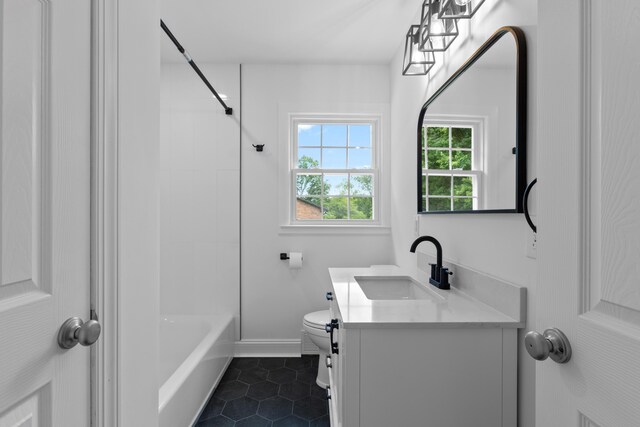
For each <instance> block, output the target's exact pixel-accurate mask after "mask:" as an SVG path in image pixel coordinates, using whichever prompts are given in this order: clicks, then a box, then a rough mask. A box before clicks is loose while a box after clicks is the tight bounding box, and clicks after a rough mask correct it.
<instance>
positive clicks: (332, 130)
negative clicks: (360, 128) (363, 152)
mask: <svg viewBox="0 0 640 427" xmlns="http://www.w3.org/2000/svg"><path fill="white" fill-rule="evenodd" d="M322 146H323V147H334V146H337V147H346V146H347V125H322Z"/></svg>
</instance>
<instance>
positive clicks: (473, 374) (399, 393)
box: [329, 269, 522, 427]
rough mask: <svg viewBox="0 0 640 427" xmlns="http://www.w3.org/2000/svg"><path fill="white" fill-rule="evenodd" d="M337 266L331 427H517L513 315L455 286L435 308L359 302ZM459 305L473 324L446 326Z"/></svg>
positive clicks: (517, 322) (333, 303) (515, 322)
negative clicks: (471, 310)
mask: <svg viewBox="0 0 640 427" xmlns="http://www.w3.org/2000/svg"><path fill="white" fill-rule="evenodd" d="M336 270H347V269H331V272H332V280H333V281H334V283H333V285H334V289H333V292H334V299H333V301H331V306H330V307H331V310H330V311H331V316H332V319H337V321H338V329H337V331H334V341H336V342H337V347H338V348H337V349H338V354H332V355H331V356H330V364H331V368H330V370H329V371H330V394H331V399H330V401H329V402H330V412H331V425H332V427H391V426H394V427H395V426H397V427H431V426H432V427H467V426H468V427H472V426H473V427H484V426H486V427H516V425H517V328H518V327H522V325H521V322H520V320H519V319H511V318H509V317H508V316H504V315H503V314H502V313H499V312H498V311H496V310H494V309H492V308H491V307H488V306H486V305H485V304H482V303H480V302H478V301H474V300H473V299H472V298H470V297H468V296H467V295H466V294H463V293H461V292H458V291H456V290H454V293H456V296H455V297H452V294H449V295H446V294H445V299H444V300H443V301H441V302H437V303H436V304H429V303H424V302H422V303H421V304H422V305H420V304H418V306H416V305H414V304H412V303H411V302H409V303H407V301H392V302H390V301H380V300H378V301H371V300H368V301H363V300H361V297H362V295H360V294H359V292H360V290H359V288H356V287H357V284H356V283H355V282H350V281H348V280H347V282H345V281H336V280H335V279H336V277H340V275H334V274H333V273H334V272H335V271H336ZM358 272H359V273H362V272H363V271H362V269H360V270H358ZM443 292H450V291H443ZM458 298H459V299H461V301H456V299H458ZM458 302H460V306H458ZM402 303H407V304H404V305H405V306H406V307H403V304H402ZM438 304H439V307H438ZM465 304H472V305H475V306H477V307H476V308H477V309H476V311H475V313H474V314H473V316H475V317H476V318H477V320H479V321H478V322H472V321H470V319H469V318H466V319H462V321H460V322H456V321H454V318H453V317H452V315H453V314H455V313H454V312H455V311H456V310H459V309H461V308H464V307H465ZM478 307H479V309H478ZM467 308H468V307H467ZM429 310H433V311H434V313H432V314H435V317H434V318H430V317H424V316H422V317H421V315H420V313H422V314H424V312H425V311H429ZM438 311H440V313H439V314H438ZM438 315H439V316H440V320H441V321H438ZM485 315H486V316H485ZM502 316H504V317H502ZM403 317H404V318H403ZM463 317H464V316H463ZM482 320H484V322H483V321H482Z"/></svg>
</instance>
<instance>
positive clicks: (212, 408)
mask: <svg viewBox="0 0 640 427" xmlns="http://www.w3.org/2000/svg"><path fill="white" fill-rule="evenodd" d="M317 367H318V356H306V355H305V356H302V357H289V358H284V357H264V358H258V357H237V358H235V359H233V360H232V361H231V364H230V365H229V368H228V369H227V372H225V374H224V376H223V377H222V380H221V381H220V384H219V385H218V387H217V389H216V390H215V392H214V393H213V395H212V396H211V398H210V399H209V402H207V405H206V406H205V408H204V410H203V411H202V414H201V415H200V419H199V420H198V422H197V423H196V424H195V426H194V427H213V426H229V427H280V426H283V427H285V426H290V427H295V426H301V427H329V415H328V411H329V407H328V404H327V401H326V399H325V396H326V392H325V390H323V389H322V388H320V387H318V385H317V384H316V382H315V381H316V374H317Z"/></svg>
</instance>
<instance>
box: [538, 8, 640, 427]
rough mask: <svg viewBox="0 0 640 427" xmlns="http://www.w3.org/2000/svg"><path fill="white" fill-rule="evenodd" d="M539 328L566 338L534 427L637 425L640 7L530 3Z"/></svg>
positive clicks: (545, 366) (541, 392) (545, 383)
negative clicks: (568, 348)
mask: <svg viewBox="0 0 640 427" xmlns="http://www.w3.org/2000/svg"><path fill="white" fill-rule="evenodd" d="M538 34H539V35H540V44H539V56H540V69H539V71H540V72H539V80H538V81H539V85H540V88H539V91H538V94H539V103H540V105H539V112H540V126H539V129H540V130H541V132H540V140H541V141H547V142H546V143H543V144H540V149H539V159H538V164H540V165H542V166H541V167H540V171H539V178H540V179H539V183H540V188H539V198H538V200H539V203H540V206H539V209H538V211H539V212H540V214H539V221H540V224H539V230H538V231H539V233H538V242H539V257H538V266H539V270H538V271H539V275H538V277H539V281H538V289H537V294H538V296H539V299H538V301H539V302H538V310H537V327H538V329H539V330H542V329H545V328H547V327H552V326H556V327H559V328H560V329H562V330H563V331H564V332H565V333H566V334H567V335H568V337H569V340H570V342H571V345H572V347H573V358H572V360H571V361H570V362H569V363H567V364H566V365H557V364H554V363H553V362H551V361H545V362H543V363H540V364H538V366H537V382H536V425H540V426H546V425H580V426H601V427H607V426H611V427H625V426H637V425H638V420H639V419H640V406H639V405H638V403H637V402H638V399H640V358H638V354H640V274H639V273H640V264H639V263H638V259H639V256H640V176H638V174H637V173H635V172H636V171H637V170H638V166H637V164H638V161H640V144H639V143H640V140H639V138H638V131H637V126H638V123H639V122H640V120H639V119H640V82H639V81H638V78H637V76H638V75H639V73H640V51H639V50H638V49H637V47H635V46H634V44H635V43H637V41H638V40H640V5H638V4H637V2H635V1H633V0H608V1H604V0H587V1H579V0H570V1H564V2H556V1H549V0H541V1H540V3H539V32H538Z"/></svg>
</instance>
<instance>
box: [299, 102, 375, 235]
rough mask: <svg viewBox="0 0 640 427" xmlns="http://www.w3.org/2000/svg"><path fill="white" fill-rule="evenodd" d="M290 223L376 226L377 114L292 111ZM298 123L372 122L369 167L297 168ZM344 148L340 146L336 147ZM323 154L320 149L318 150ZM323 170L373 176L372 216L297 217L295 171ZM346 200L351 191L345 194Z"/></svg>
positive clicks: (343, 123)
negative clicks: (357, 217) (339, 217)
mask: <svg viewBox="0 0 640 427" xmlns="http://www.w3.org/2000/svg"><path fill="white" fill-rule="evenodd" d="M289 118H290V120H289V147H290V150H289V152H290V154H291V155H290V158H289V201H288V203H289V225H292V226H321V227H331V226H351V227H358V226H361V227H362V226H364V227H367V226H379V225H381V224H382V221H381V207H380V206H381V198H380V197H381V191H380V187H381V185H382V183H381V178H380V165H381V161H380V157H381V155H380V153H381V146H382V137H381V117H380V116H379V115H360V114H357V115H354V114H338V113H336V114H291V115H290V116H289ZM300 124H336V125H358V124H367V125H371V169H350V168H345V169H323V168H318V169H299V168H297V164H298V132H297V129H298V125H300ZM337 148H343V147H337ZM321 153H322V151H321ZM321 155H322V154H321ZM347 156H348V150H347ZM347 159H348V157H347ZM305 172H308V173H322V174H327V175H329V174H349V175H351V174H354V175H359V174H371V175H373V181H374V184H373V194H372V199H373V200H372V204H373V207H372V214H373V219H372V220H367V219H346V220H344V219H343V220H339V219H321V220H298V219H297V218H296V200H297V194H296V175H297V174H298V173H305ZM347 197H348V198H349V199H348V200H349V202H350V200H351V196H350V194H349V195H348V196H347Z"/></svg>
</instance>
